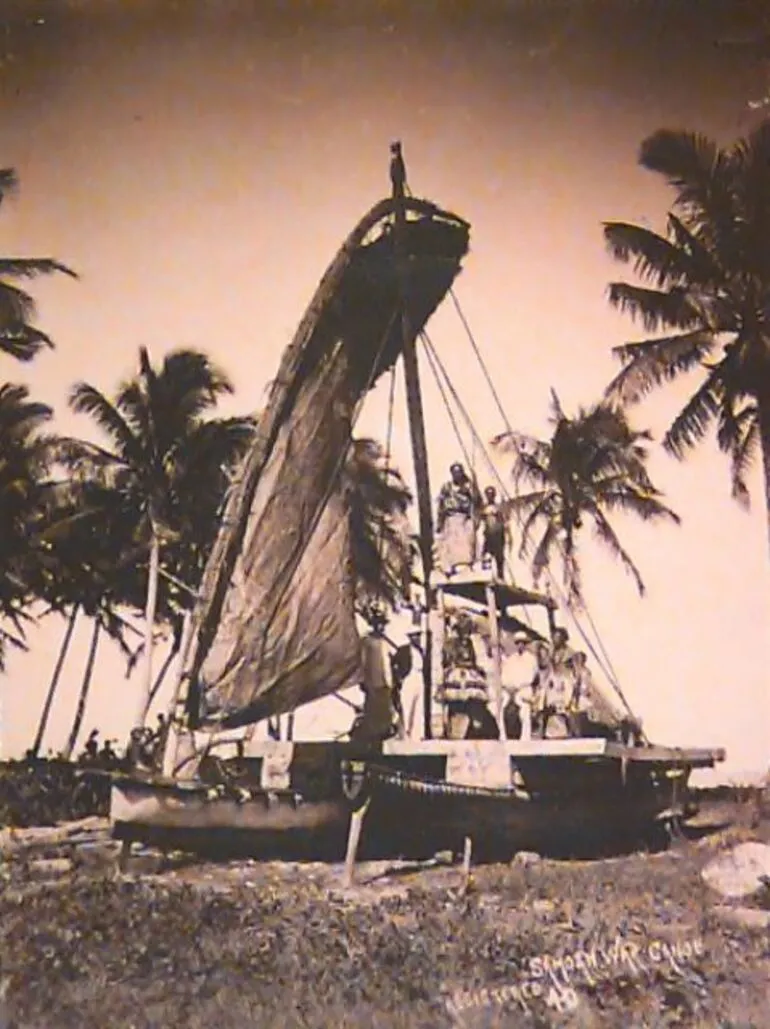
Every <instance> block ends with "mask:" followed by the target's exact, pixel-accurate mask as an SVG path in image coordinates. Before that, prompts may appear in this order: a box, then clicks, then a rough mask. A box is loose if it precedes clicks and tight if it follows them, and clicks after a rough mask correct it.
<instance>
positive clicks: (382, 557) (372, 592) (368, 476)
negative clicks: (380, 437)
mask: <svg viewBox="0 0 770 1029" xmlns="http://www.w3.org/2000/svg"><path fill="white" fill-rule="evenodd" d="M344 482H345V486H346V488H347V491H348V503H349V510H350V536H351V546H352V555H351V557H352V563H353V568H354V569H355V574H356V578H357V593H358V599H359V602H360V604H361V606H362V607H366V606H367V605H368V604H369V603H371V602H382V601H384V602H385V603H389V604H392V603H393V602H394V601H395V600H396V599H397V598H398V597H401V596H403V595H404V594H405V592H406V590H407V588H408V581H409V575H410V572H411V558H412V549H411V544H410V535H409V526H408V523H407V519H406V512H407V509H408V507H409V504H410V503H411V500H412V496H411V493H410V492H409V490H408V488H407V487H406V485H405V483H404V481H403V479H402V477H401V474H400V473H399V472H398V471H397V470H396V469H395V468H393V467H391V466H390V462H389V461H388V459H387V455H386V453H385V450H384V449H383V447H382V446H381V444H380V443H378V442H377V441H376V440H373V439H368V438H360V439H354V440H353V441H352V445H351V448H350V450H349V452H348V457H347V461H346V464H345V469H344Z"/></svg>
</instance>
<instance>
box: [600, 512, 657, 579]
mask: <svg viewBox="0 0 770 1029" xmlns="http://www.w3.org/2000/svg"><path fill="white" fill-rule="evenodd" d="M591 514H592V515H593V520H594V528H595V531H596V534H597V536H598V537H599V539H600V540H601V541H602V543H603V544H604V545H605V546H606V547H607V548H608V549H609V550H610V552H611V553H612V554H614V556H615V557H617V558H618V560H619V561H620V562H621V564H622V565H623V566H624V567H625V568H626V570H627V571H628V572H629V573H630V574H631V575H632V577H633V579H634V581H635V582H636V588H637V589H638V591H639V596H640V597H643V596H644V595H645V592H646V588H645V585H644V582H643V581H642V576H641V574H640V572H639V569H638V568H637V567H636V565H635V564H634V562H633V561H632V559H631V557H630V555H629V554H628V552H627V551H626V550H625V548H624V547H623V545H622V544H621V542H620V540H619V539H618V537H617V534H616V532H615V530H614V529H613V528H612V526H611V525H610V523H609V522H608V521H607V519H606V518H605V516H604V515H603V514H602V512H601V511H600V510H599V508H598V507H597V508H595V509H594V510H593V511H592V512H591Z"/></svg>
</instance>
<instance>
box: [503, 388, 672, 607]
mask: <svg viewBox="0 0 770 1029" xmlns="http://www.w3.org/2000/svg"><path fill="white" fill-rule="evenodd" d="M551 423H552V424H553V426H554V430H553V434H552V435H551V438H550V439H548V440H538V439H534V438H533V437H529V436H525V435H522V434H520V433H505V434H503V435H502V436H498V437H497V438H496V439H495V440H493V445H495V446H496V447H498V448H499V449H501V450H502V451H503V452H508V453H513V455H514V466H513V483H514V492H515V496H514V497H513V498H512V499H511V500H509V501H508V502H507V505H506V506H507V508H508V514H509V515H512V514H515V515H517V516H518V517H519V518H520V519H521V520H522V528H521V547H520V556H522V557H523V556H525V555H527V554H530V553H531V557H532V572H533V578H534V581H535V584H536V585H537V583H538V582H539V580H540V578H541V576H542V574H543V572H544V571H545V569H546V568H547V567H549V565H550V564H551V561H552V558H553V554H554V551H557V552H559V554H560V557H561V559H562V562H563V579H564V585H565V587H566V591H567V599H568V602H569V603H570V604H571V605H574V606H579V605H581V604H582V603H583V596H582V590H581V574H580V563H579V560H578V547H577V541H578V533H579V532H580V530H581V529H582V528H583V525H584V522H585V520H586V519H589V520H590V521H591V522H592V523H593V527H594V530H595V533H596V535H597V538H598V539H599V541H600V542H601V543H602V544H603V545H604V546H605V547H607V548H608V550H609V551H610V552H611V553H612V554H613V555H614V556H615V557H617V558H619V560H620V561H621V562H622V563H623V565H624V566H625V567H626V569H627V571H629V572H630V573H631V575H632V576H633V578H634V579H635V581H636V586H637V589H638V590H639V593H640V595H643V594H644V583H643V582H642V577H641V575H640V573H639V570H638V569H637V567H636V565H635V564H634V562H633V561H632V559H631V557H630V556H629V554H628V553H627V551H626V550H625V549H624V548H623V546H622V544H621V543H620V540H619V539H618V537H617V534H616V533H615V530H614V528H613V527H612V525H611V524H610V522H609V520H608V517H607V516H608V515H610V514H613V513H615V512H629V513H631V514H635V515H637V516H638V517H640V518H643V519H644V520H645V521H651V520H656V519H658V520H659V519H667V520H669V521H673V522H676V523H678V522H679V516H678V515H676V514H675V513H674V512H673V511H672V510H671V509H670V508H668V507H666V506H665V504H663V502H662V499H661V498H662V494H661V493H660V492H659V490H657V489H656V488H655V486H654V485H653V484H652V482H651V480H650V477H649V475H648V473H647V469H646V463H647V448H646V447H645V443H646V442H648V441H649V440H650V439H651V436H650V434H649V433H648V432H639V431H636V430H634V429H632V428H631V427H630V425H629V424H628V421H627V419H626V416H625V414H624V413H623V411H622V409H620V408H618V407H616V406H614V405H612V404H610V403H608V402H600V403H598V404H594V405H593V407H590V408H588V409H587V410H586V409H583V408H581V409H580V410H579V411H578V413H577V415H576V416H575V417H574V418H568V417H567V416H566V415H565V413H564V411H563V410H562V407H561V404H560V402H559V398H558V397H557V396H556V393H554V392H553V391H552V412H551ZM522 485H524V486H526V487H529V490H530V491H529V492H527V493H523V494H520V493H519V492H518V490H519V487H520V486H522ZM538 525H539V526H542V528H543V532H542V535H541V536H540V539H539V542H538V543H537V546H535V547H534V550H532V546H531V541H532V534H533V532H534V530H535V528H536V527H537V526H538Z"/></svg>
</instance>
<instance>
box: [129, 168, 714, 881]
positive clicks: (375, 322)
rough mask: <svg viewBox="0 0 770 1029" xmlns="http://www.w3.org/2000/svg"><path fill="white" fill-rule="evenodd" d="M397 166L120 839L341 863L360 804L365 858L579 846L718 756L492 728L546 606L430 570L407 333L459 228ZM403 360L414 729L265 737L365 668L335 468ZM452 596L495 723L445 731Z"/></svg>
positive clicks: (231, 555)
mask: <svg viewBox="0 0 770 1029" xmlns="http://www.w3.org/2000/svg"><path fill="white" fill-rule="evenodd" d="M396 152H397V153H399V154H400V151H399V150H398V149H397V148H396ZM402 167H403V166H402ZM392 181H393V194H392V196H391V197H389V198H388V199H385V200H382V201H381V202H379V203H378V204H376V205H375V206H374V207H373V208H372V209H371V211H369V212H368V214H366V215H365V216H364V217H363V218H362V219H361V221H360V222H359V223H358V225H357V226H356V227H355V229H354V230H353V231H352V232H351V234H350V235H349V236H348V238H347V239H346V240H345V242H344V243H343V245H342V247H341V248H340V250H339V252H338V253H337V255H336V257H335V258H334V260H333V261H332V263H331V265H330V266H329V268H328V270H327V272H326V274H325V275H324V277H323V279H322V280H321V282H320V285H319V286H318V289H317V291H316V294H315V296H314V297H313V300H312V302H311V304H310V306H309V308H308V310H307V313H306V315H305V317H304V319H303V321H302V322H301V324H300V326H299V329H298V331H297V334H296V336H295V338H294V340H293V342H292V344H291V345H290V346H289V348H288V349H287V350H286V352H285V354H284V357H283V360H282V362H281V366H280V369H279V371H278V374H277V376H276V378H275V380H274V382H273V385H272V389H271V395H270V399H269V403H268V405H267V407H266V409H265V411H264V413H263V414H262V416H261V419H260V421H259V425H258V430H257V435H256V441H255V443H254V446H253V448H252V449H251V451H250V452H249V453H248V454H247V456H246V458H245V459H244V462H243V465H242V467H241V469H240V474H239V477H238V480H237V482H236V483H235V484H234V486H233V488H232V490H231V492H230V495H229V497H228V499H227V502H226V506H225V511H224V515H223V519H222V527H221V531H220V533H219V536H218V539H217V541H216V544H215V546H214V548H213V550H212V553H211V555H210V558H209V561H208V565H207V568H206V571H205V574H204V577H203V581H202V585H201V589H200V591H199V595H198V600H197V604H196V606H195V608H194V610H193V611H192V613H191V615H190V617H189V618H188V620H187V623H186V627H185V633H184V642H183V646H182V653H181V662H180V671H179V674H178V677H177V681H176V683H175V689H174V698H173V703H172V707H171V716H172V717H171V718H170V721H169V726H170V731H169V732H168V734H167V736H166V740H165V744H164V751H163V755H162V767H159V768H156V769H142V768H136V769H134V770H133V771H132V772H131V773H129V774H124V773H117V774H115V773H113V774H112V776H111V777H112V797H111V812H110V814H111V821H112V825H113V832H114V835H115V836H116V837H118V838H120V839H122V840H123V841H124V851H125V850H127V848H129V847H130V844H131V842H133V841H141V842H144V843H149V844H154V845H157V846H160V847H163V848H166V849H181V850H190V851H195V852H200V853H207V854H223V853H239V854H250V855H255V856H258V855H266V854H275V853H278V854H284V855H286V856H290V855H292V854H296V853H298V852H299V853H303V854H306V855H313V856H318V857H322V856H331V857H333V856H341V855H342V853H343V852H344V850H345V846H346V840H347V850H348V862H349V865H350V863H351V862H352V860H353V857H354V856H355V853H356V852H357V850H358V837H359V833H360V832H361V826H362V822H363V821H364V815H365V816H366V817H365V832H364V833H363V838H362V840H361V849H362V851H363V852H367V853H375V852H376V853H380V854H391V855H397V854H402V855H403V854H410V853H412V854H414V853H423V854H426V853H427V854H430V853H434V852H435V851H437V850H439V849H443V848H453V849H455V850H456V849H458V847H461V846H462V841H463V840H464V839H467V838H470V839H472V840H473V843H474V847H475V848H476V849H477V851H478V850H479V849H481V850H489V851H496V852H505V853H507V854H508V855H510V854H511V853H512V852H515V851H516V850H521V849H526V850H539V849H543V848H552V849H553V848H556V849H562V850H567V851H572V852H574V851H577V850H582V849H585V848H586V847H591V846H593V845H594V844H595V843H596V842H598V841H601V840H606V839H608V838H610V837H612V838H617V837H618V836H623V837H626V838H628V839H630V840H639V839H642V838H644V837H646V836H649V834H650V833H651V832H654V831H655V830H656V828H658V827H660V826H661V825H671V824H674V823H676V822H677V821H680V820H682V819H684V818H685V817H686V816H687V814H688V794H687V785H688V779H689V776H690V773H691V772H692V770H693V769H701V768H711V767H713V766H714V764H715V763H716V762H718V761H721V760H724V756H725V755H724V751H723V750H714V749H678V748H672V747H662V746H654V745H652V744H650V743H649V742H648V741H646V740H645V739H644V738H641V739H637V740H636V741H635V742H631V741H626V742H622V741H621V740H619V739H612V738H604V737H596V738H591V737H589V738H563V739H541V738H531V737H530V738H523V739H522V738H519V739H506V733H505V726H504V719H503V706H502V705H503V691H502V682H501V654H502V649H503V645H504V640H505V638H506V634H508V633H510V631H511V628H512V627H515V626H522V625H523V624H524V622H523V621H522V618H523V617H524V615H525V614H526V616H527V618H529V616H530V614H532V613H534V614H537V612H539V617H540V618H541V619H543V621H544V623H545V624H544V629H543V635H545V636H547V635H549V634H552V633H553V631H554V628H555V617H556V604H555V603H554V601H553V600H552V599H551V598H550V596H546V595H541V594H538V593H534V592H532V591H529V590H525V589H521V588H519V587H518V586H516V585H512V584H510V583H508V582H505V581H503V580H502V579H501V578H499V577H498V576H497V574H496V573H495V572H494V571H493V570H491V569H489V568H486V567H476V566H474V567H471V568H469V569H467V570H466V571H463V572H461V573H458V574H453V575H446V574H443V573H440V572H439V571H438V570H437V569H436V568H435V567H434V546H433V537H434V533H433V521H432V497H431V491H430V485H429V478H428V454H427V445H426V434H425V426H424V420H423V407H422V396H421V388H420V381H419V373H418V363H417V351H416V342H417V340H418V338H419V337H421V335H422V333H423V330H424V328H425V325H426V323H427V322H428V320H429V318H430V317H431V315H432V314H433V312H434V311H435V310H436V308H437V307H438V306H439V304H440V303H441V302H442V300H443V299H444V298H445V296H446V295H447V293H449V292H450V291H451V289H452V284H453V282H454V280H455V279H456V277H457V275H458V274H459V272H460V270H461V265H462V262H463V259H464V257H465V256H466V254H467V252H468V247H469V238H470V227H469V225H468V223H467V222H465V221H464V220H463V219H461V218H459V217H457V216H456V215H454V214H452V213H450V212H448V211H445V210H442V209H440V208H439V207H437V206H435V205H434V204H432V203H429V202H427V201H424V200H417V199H415V198H413V197H411V196H405V195H404V189H403V178H401V179H399V176H398V175H393V174H392ZM397 362H401V364H402V365H403V370H404V380H405V386H406V398H407V413H408V417H409V428H410V436H411V443H412V452H413V459H414V472H415V481H416V486H417V507H418V512H419V523H420V524H419V536H418V539H419V549H420V559H421V571H422V574H421V575H420V576H418V578H419V582H420V589H421V592H420V598H421V599H420V617H419V627H418V634H419V644H418V646H417V647H416V648H415V649H416V652H417V653H418V654H419V655H424V657H421V660H420V664H421V677H422V708H423V719H422V721H423V724H422V726H421V737H422V738H418V739H415V738H410V739H403V738H388V739H384V740H383V739H381V740H374V741H362V740H355V739H349V740H336V741H314V742H295V741H292V740H275V739H261V738H257V734H256V731H255V730H256V727H257V726H258V725H264V723H265V722H266V720H267V719H270V718H275V717H276V716H280V715H285V714H288V713H290V712H293V711H295V710H296V709H297V708H299V707H300V706H302V705H305V704H307V703H309V702H311V701H314V700H316V699H319V698H321V697H324V696H327V695H330V694H333V693H338V692H339V691H341V690H344V689H345V688H347V687H349V686H352V685H355V684H358V683H360V682H361V638H360V635H359V632H358V628H357V622H356V609H355V604H354V601H355V583H354V577H353V575H352V574H351V570H350V536H349V533H350V528H349V519H348V517H347V508H346V499H345V494H344V490H343V486H342V484H341V476H340V472H341V468H342V465H343V462H344V460H345V457H346V455H347V453H348V450H349V447H350V445H351V434H352V430H353V426H354V424H355V419H356V415H357V412H358V410H359V408H360V406H361V403H362V402H363V400H364V398H365V397H366V395H367V394H368V392H369V391H370V390H371V388H372V387H373V386H374V385H375V383H376V382H377V381H378V380H379V379H380V377H381V376H383V375H384V374H385V373H386V372H388V371H391V372H393V371H394V370H395V367H396V364H397ZM287 497H290V498H291V501H290V503H286V502H284V499H282V498H287ZM458 603H459V604H465V605H466V606H468V607H470V608H471V609H473V610H475V611H476V612H477V615H478V619H479V620H480V621H481V622H483V623H484V625H485V627H486V633H487V639H488V641H489V653H490V655H491V661H490V693H491V703H490V713H491V714H492V715H493V717H494V719H495V722H496V724H497V731H496V735H497V738H496V739H451V738H447V720H446V718H445V711H444V707H445V705H444V703H443V699H442V698H443V693H442V662H441V648H442V641H443V639H444V635H445V631H446V626H447V618H448V617H449V612H450V611H451V610H452V609H453V605H454V606H456V605H457V604H458ZM530 621H531V619H530ZM532 632H533V633H534V632H535V631H534V630H532ZM535 635H536V634H535Z"/></svg>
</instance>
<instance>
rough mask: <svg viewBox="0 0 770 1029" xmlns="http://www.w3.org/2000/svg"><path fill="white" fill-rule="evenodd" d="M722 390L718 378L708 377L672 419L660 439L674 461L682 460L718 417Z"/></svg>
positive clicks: (714, 376)
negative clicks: (674, 458) (676, 459)
mask: <svg viewBox="0 0 770 1029" xmlns="http://www.w3.org/2000/svg"><path fill="white" fill-rule="evenodd" d="M721 401H722V389H721V386H720V383H719V379H718V376H716V375H714V373H713V372H712V374H711V375H709V377H708V378H707V379H706V381H705V382H704V383H703V384H702V385H701V386H700V388H699V389H698V390H696V392H695V393H694V394H693V396H692V397H690V399H689V400H688V401H687V403H686V404H685V406H684V407H683V408H682V410H681V411H680V412H679V414H678V415H677V416H676V418H675V419H674V421H673V422H672V424H671V426H670V428H669V429H668V431H667V432H666V434H665V436H664V437H663V446H664V448H665V449H666V450H667V451H668V452H669V453H670V454H673V456H674V457H676V458H678V459H680V460H681V459H683V458H684V456H685V454H686V453H687V451H688V450H690V449H691V448H692V447H694V446H695V445H696V444H697V443H700V442H701V440H703V439H704V437H705V436H706V433H707V432H708V430H709V428H710V426H711V425H712V424H713V422H714V420H715V419H716V418H717V417H718V414H719V409H720V404H721Z"/></svg>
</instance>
